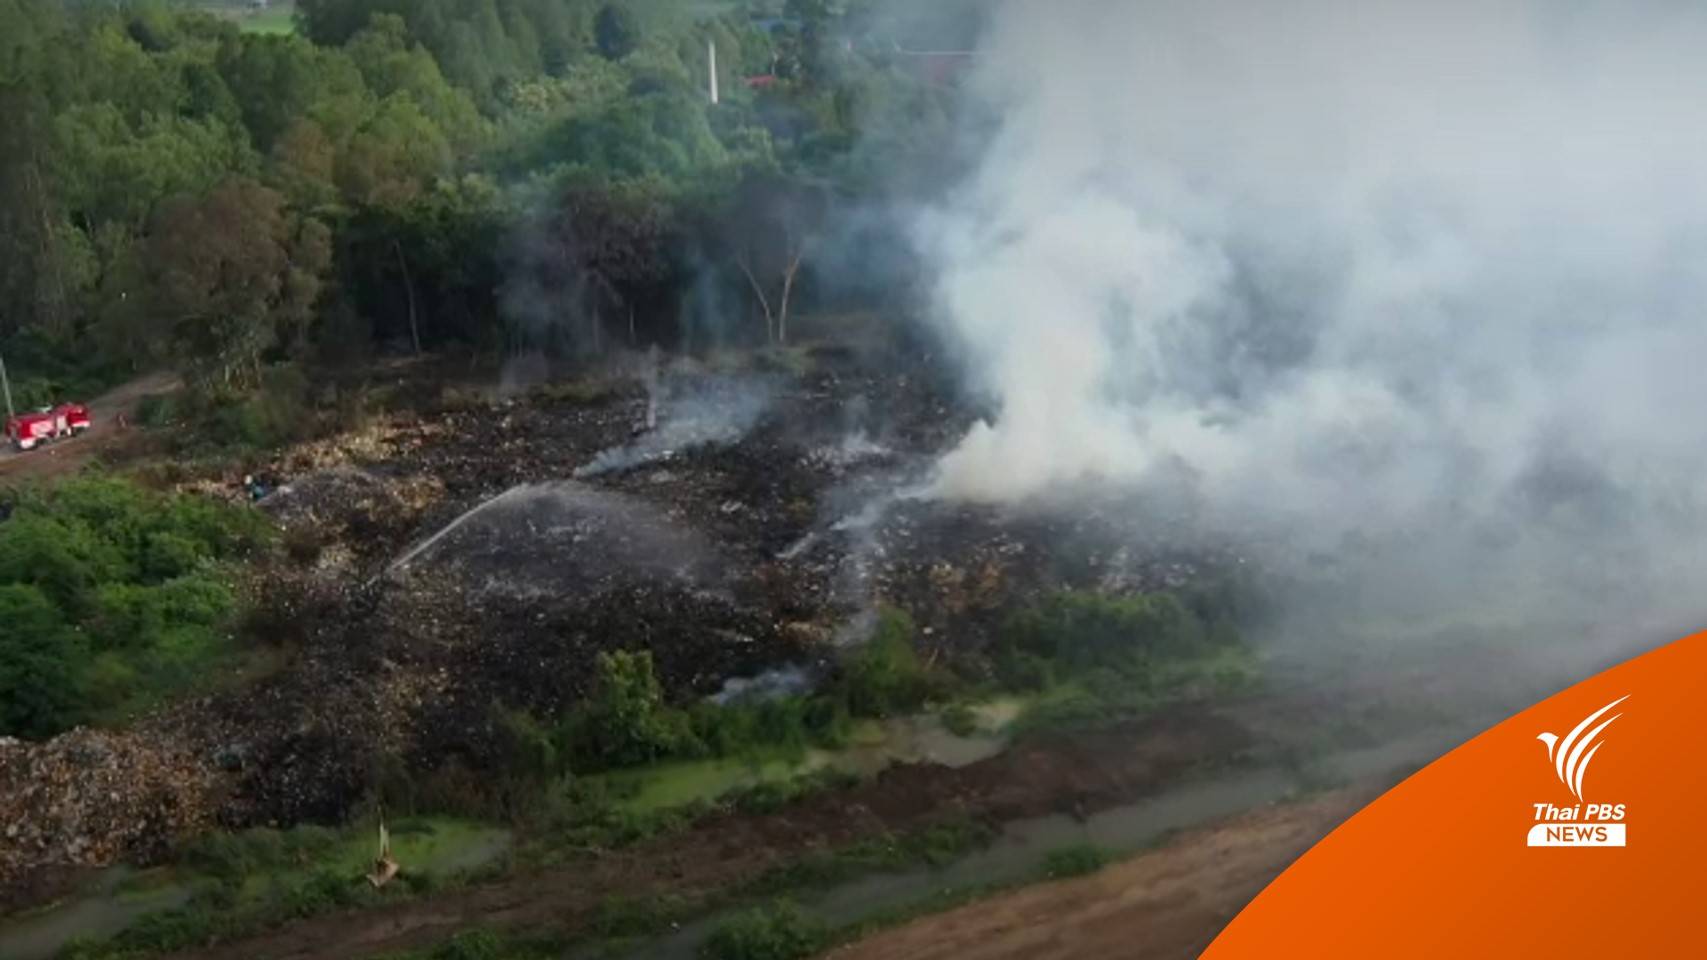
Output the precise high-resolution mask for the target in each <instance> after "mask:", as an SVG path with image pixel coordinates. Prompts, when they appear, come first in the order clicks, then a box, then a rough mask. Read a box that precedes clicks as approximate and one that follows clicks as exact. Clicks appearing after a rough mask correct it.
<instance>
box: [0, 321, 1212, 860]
mask: <svg viewBox="0 0 1707 960" xmlns="http://www.w3.org/2000/svg"><path fill="white" fill-rule="evenodd" d="M815 361H816V362H815V364H814V367H815V372H814V373H812V374H810V375H807V376H804V377H785V376H765V377H759V378H753V379H738V378H734V377H730V376H722V375H717V374H713V373H708V372H706V371H704V370H701V369H697V368H694V367H692V366H691V365H687V364H679V365H677V366H675V367H673V368H671V369H670V370H668V371H665V372H664V373H663V374H662V375H661V376H659V377H658V378H657V379H656V383H655V384H653V385H652V389H648V384H647V383H646V382H645V381H644V380H636V381H632V382H626V383H620V384H617V385H616V386H614V387H613V388H612V389H610V390H609V391H608V392H605V393H602V394H600V395H598V396H595V397H592V398H581V397H568V398H563V399H551V398H549V397H548V396H541V397H537V398H535V399H533V400H530V401H527V402H519V401H515V400H492V401H489V402H488V401H482V402H480V403H479V404H477V405H476V409H448V410H445V411H442V412H440V413H437V414H434V415H422V416H404V417H399V418H396V419H394V420H393V421H391V422H388V423H386V424H385V425H383V426H382V427H380V428H378V430H377V434H374V435H369V436H366V437H364V438H363V439H362V441H361V442H360V443H359V444H351V443H349V442H348V440H347V439H346V440H345V441H341V442H340V443H341V445H340V443H334V444H318V445H309V446H307V447H304V448H301V449H298V450H296V451H294V452H292V453H291V454H289V455H288V456H286V457H285V458H284V459H283V460H281V462H279V463H278V464H277V465H276V469H275V471H274V472H275V473H277V474H279V475H282V476H284V477H288V478H289V480H288V482H287V483H285V484H284V485H283V486H282V487H281V488H280V489H279V490H278V491H277V492H276V493H274V494H272V495H271V496H269V497H267V498H266V499H265V500H263V501H262V502H261V504H260V508H261V509H264V510H266V511H267V512H268V513H270V514H271V515H272V516H273V517H274V518H275V519H276V520H277V522H279V523H280V524H281V525H282V526H283V527H284V529H285V530H286V531H287V539H290V540H293V541H294V540H306V541H310V542H312V543H314V544H315V549H314V550H313V551H312V558H311V559H309V560H308V562H307V563H306V564H303V565H295V566H290V567H288V568H281V569H277V570H272V571H269V573H268V577H269V582H268V583H267V584H266V585H265V587H264V591H263V595H264V596H265V597H266V598H267V601H266V604H265V605H264V607H263V610H264V613H265V615H266V616H268V617H269V618H271V619H270V620H269V622H270V623H273V624H276V625H277V630H278V631H280V632H283V633H288V634H289V640H288V645H289V646H290V647H291V648H292V649H293V650H294V651H295V652H294V654H293V655H292V657H291V659H290V662H289V666H288V667H287V668H286V669H283V670H280V671H278V672H276V673H274V674H272V675H270V676H268V677H266V678H264V679H262V680H259V681H257V682H255V683H253V684H250V685H246V686H242V687H240V688H238V689H233V690H231V691H230V692H224V693H216V694H211V695H208V696H205V697H202V698H200V699H197V700H195V701H193V702H189V703H182V704H178V705H176V706H173V707H170V708H168V709H165V710H164V711H162V712H160V713H158V714H154V715H150V716H147V717H144V718H142V719H141V720H139V721H138V722H137V723H136V724H135V725H134V726H133V727H132V728H131V729H130V730H128V731H127V732H125V733H123V734H105V733H97V732H94V731H80V732H78V733H76V734H73V735H68V736H64V737H60V738H57V739H55V740H53V741H51V742H49V743H47V744H43V745H37V746H31V745H25V744H20V743H17V742H8V743H6V744H5V745H4V746H0V751H3V753H0V800H3V804H0V805H3V806H4V807H5V809H7V810H8V811H21V810H26V809H27V810H35V811H46V812H47V814H46V815H31V816H26V817H16V816H8V818H7V822H8V825H9V826H8V831H9V832H8V835H7V840H8V842H7V844H6V846H5V860H4V861H3V862H0V875H3V876H4V877H5V878H6V879H7V880H8V881H13V882H15V881H17V880H19V879H20V878H22V877H24V876H26V875H27V874H28V872H29V871H31V870H33V869H36V868H39V867H42V866H46V865H50V864H104V863H109V862H113V861H114V860H116V859H118V858H121V857H128V858H138V857H141V858H146V857H149V856H151V855H154V854H158V853H160V852H162V851H163V850H165V849H166V847H167V846H168V845H169V844H170V843H171V842H172V840H173V838H174V837H177V836H180V835H182V834H183V833H184V832H185V831H188V830H192V829H194V828H198V827H204V826H207V825H210V824H220V825H224V826H230V827H241V826H249V825H264V824H290V823H296V822H302V821H322V822H323V821H328V820H334V819H337V818H339V817H340V816H342V815H344V814H346V813H348V812H349V811H350V810H351V809H352V806H353V805H354V804H356V803H357V802H358V801H359V800H360V799H361V797H362V793H363V791H364V790H365V789H366V786H367V784H368V782H369V777H370V775H371V771H372V770H373V768H374V765H375V763H376V762H378V760H379V759H380V758H381V757H382V756H396V757H401V758H404V760H405V762H408V763H412V764H416V765H419V766H421V767H434V766H442V765H443V764H445V763H446V762H452V761H454V760H455V758H460V761H455V762H462V763H465V764H467V765H469V766H470V767H472V768H478V767H479V766H480V764H481V763H482V762H483V760H482V758H484V757H487V756H490V754H491V751H492V749H493V744H494V740H493V738H494V736H495V731H494V729H493V718H492V715H491V710H490V707H491V705H492V704H493V703H495V702H499V701H500V700H501V701H502V702H504V703H507V704H513V705H516V706H518V707H523V708H528V709H537V710H545V711H553V710H558V709H561V708H563V707H564V706H565V705H567V704H570V703H573V702H574V701H575V699H576V698H577V697H578V696H580V695H581V694H583V693H584V692H585V690H586V685H587V683H588V681H589V678H590V669H591V664H592V661H593V654H594V653H595V652H597V651H599V650H615V649H647V650H651V651H652V652H653V655H654V657H655V659H656V664H657V669H658V672H659V677H660V680H661V681H662V682H663V684H664V686H665V688H666V692H667V693H669V694H670V695H672V696H677V697H680V696H704V697H716V696H723V697H728V696H731V695H734V694H737V693H740V692H742V691H744V690H745V691H748V692H751V691H776V690H789V689H799V688H801V687H803V686H807V685H810V684H812V683H813V682H815V681H814V677H815V676H817V675H818V674H819V673H821V671H822V670H823V669H824V668H825V666H826V664H827V662H828V660H829V659H830V658H832V657H833V655H834V652H835V650H836V648H837V645H838V644H843V643H847V642H857V640H858V639H859V637H858V633H859V630H860V629H861V625H862V624H868V623H869V620H870V619H871V618H870V616H869V612H870V611H872V610H873V609H875V608H876V606H877V605H878V604H880V603H892V604H895V605H897V606H901V607H904V608H905V609H907V610H909V611H910V612H912V614H913V615H914V616H915V618H916V619H917V621H918V623H919V624H920V626H921V628H922V631H921V632H922V634H923V645H924V647H925V650H924V651H922V652H923V653H924V654H925V655H926V656H930V655H932V654H931V651H932V650H933V649H945V648H948V647H960V648H965V649H976V648H978V647H979V646H980V645H983V644H986V643H988V642H989V640H990V639H991V636H992V631H993V629H994V627H995V625H996V624H997V623H998V622H999V620H1000V619H1001V617H1002V616H1003V615H1004V613H1005V612H1007V611H1011V610H1013V609H1015V608H1016V607H1017V606H1019V605H1021V604H1023V603H1025V602H1026V601H1027V599H1028V598H1031V597H1034V596H1036V595H1037V594H1038V593H1039V592H1041V591H1044V590H1047V589H1050V588H1053V587H1058V586H1063V585H1074V586H1083V587H1090V588H1101V589H1109V590H1117V591H1125V590H1136V589H1144V588H1150V587H1162V586H1173V585H1179V584H1181V583H1183V582H1185V581H1187V580H1188V579H1190V578H1191V577H1192V576H1193V573H1194V571H1196V570H1197V569H1198V568H1199V566H1200V565H1201V564H1204V563H1211V562H1223V561H1224V560H1225V559H1226V558H1224V557H1217V556H1215V555H1214V552H1213V551H1209V550H1206V549H1204V548H1203V546H1202V544H1200V543H1199V544H1195V545H1193V547H1192V548H1191V549H1187V547H1186V546H1185V543H1184V541H1183V540H1182V541H1180V542H1178V543H1170V542H1169V541H1168V540H1167V539H1166V535H1165V533H1164V532H1162V530H1161V528H1158V527H1156V526H1154V525H1150V526H1147V527H1144V528H1143V529H1144V531H1145V533H1144V536H1143V537H1139V536H1138V535H1137V533H1138V529H1139V527H1140V526H1141V525H1139V524H1137V523H1136V522H1135V520H1134V519H1133V518H1134V517H1135V516H1137V515H1138V514H1136V513H1134V512H1133V511H1132V510H1130V509H1116V507H1117V506H1118V505H1117V504H1115V503H1112V502H1111V503H1110V504H1109V505H1108V509H1107V510H1106V511H1104V512H1096V511H1089V512H1085V511H1080V512H1076V513H1073V514H1063V513H1059V512H1050V511H1038V512H1025V511H1013V510H1008V509H1004V508H999V507H995V506H977V505H956V504H951V503H946V502H940V501H933V500H928V499H922V498H919V497H917V496H911V497H909V496H908V495H907V493H906V491H908V490H910V489H917V487H918V481H919V478H921V477H923V476H924V475H925V474H926V472H927V471H928V467H929V463H930V458H931V457H932V456H933V455H934V454H935V453H936V452H938V451H939V450H940V449H941V448H942V447H943V445H944V444H945V443H946V441H947V440H948V439H949V438H951V437H953V436H954V435H956V434H957V433H959V432H961V431H963V430H964V428H965V425H966V422H967V417H966V414H965V413H964V412H963V409H962V405H961V404H960V403H958V402H957V401H956V400H954V399H953V398H952V397H951V396H950V395H949V394H947V393H946V392H945V391H944V390H943V389H942V388H941V387H940V386H938V385H937V380H936V379H935V378H934V377H933V375H932V373H931V371H929V370H927V369H924V368H922V367H921V368H916V369H904V368H903V369H895V368H890V370H889V372H881V373H875V372H872V366H871V365H870V364H862V363H859V362H856V361H855V360H854V359H852V358H850V357H848V356H846V355H844V354H843V353H841V352H839V351H836V350H826V351H823V352H822V353H821V355H819V356H817V357H816V358H815ZM654 391H655V392H654ZM880 406H881V408H882V409H884V410H886V411H890V412H891V414H892V415H891V416H890V417H888V418H886V419H885V420H884V421H882V422H877V421H875V420H873V419H872V418H871V417H870V414H869V411H871V410H874V409H878V408H879V407H880ZM494 411H496V412H498V413H499V415H500V416H501V417H502V421H503V423H502V429H501V430H499V431H498V432H497V433H496V434H494V433H492V432H490V431H485V430H478V429H470V428H469V427H470V426H471V422H472V421H476V420H481V419H485V418H489V417H490V416H492V414H493V412H494ZM281 643H286V641H285V640H284V639H282V638H281Z"/></svg>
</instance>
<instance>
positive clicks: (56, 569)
mask: <svg viewBox="0 0 1707 960" xmlns="http://www.w3.org/2000/svg"><path fill="white" fill-rule="evenodd" d="M269 538H270V527H269V526H268V523H267V520H266V518H265V517H263V516H261V515H260V514H259V513H257V512H256V511H253V510H247V509H243V508H239V507H232V506H229V505H226V504H220V503H216V502H214V501H210V500H203V499H199V498H194V497H184V496H169V495H162V494H158V493H154V492H151V491H148V490H145V489H143V488H142V487H139V486H137V485H135V484H133V483H130V482H128V481H124V480H118V479H113V478H92V477H79V478H75V479H71V480H67V481H64V482H62V483H60V484H58V485H56V486H54V487H53V488H51V489H26V490H24V491H22V492H21V493H20V494H19V496H18V502H17V506H16V508H15V510H14V511H13V513H12V516H11V517H10V518H9V519H7V520H6V521H5V522H3V523H0V586H7V585H10V586H14V587H28V588H30V589H31V590H33V591H35V593H33V594H30V595H29V596H30V597H32V598H33V599H31V600H29V601H26V600H24V599H21V598H22V597H24V596H25V595H24V594H19V593H16V592H13V593H11V594H10V597H11V599H10V600H9V601H8V602H9V603H11V604H14V605H16V604H20V603H23V604H25V605H26V606H32V607H34V609H31V610H23V609H20V610H18V611H15V615H16V617H18V618H25V617H28V618H29V619H30V620H31V622H33V623H35V624H36V628H34V629H32V630H29V631H22V632H24V633H27V634H30V637H28V638H20V639H16V640H14V641H13V642H12V643H11V644H10V645H9V649H10V650H11V651H12V652H13V655H12V656H9V657H6V658H5V659H6V660H7V663H6V665H4V667H3V668H0V683H14V684H16V683H20V682H23V683H25V685H26V686H29V685H37V686H40V685H47V686H48V687H50V688H51V690H52V691H54V692H52V693H49V692H46V691H45V690H44V691H34V692H25V693H21V694H20V695H19V696H17V697H8V698H7V703H8V704H9V707H8V708H7V709H5V710H0V735H4V734H7V733H18V732H27V733H28V734H29V735H32V736H45V735H48V734H51V733H55V732H58V731H59V730H62V729H64V728H65V727H66V726H68V725H71V724H74V723H78V722H82V721H85V720H87V719H89V718H90V716H91V714H92V713H94V712H98V711H99V710H101V709H104V708H107V707H111V706H115V705H117V704H120V703H122V702H124V701H127V700H129V699H130V698H132V697H136V696H141V695H143V694H145V693H150V692H154V693H158V692H160V691H161V690H164V689H167V688H170V687H173V686H175V685H178V684H181V683H184V682H187V681H189V680H192V679H194V678H195V677H196V676H197V675H198V674H199V673H200V672H201V671H200V670H199V669H198V668H199V666H200V664H198V663H197V661H198V660H200V659H202V658H205V657H207V656H208V655H210V654H211V653H213V652H214V651H216V650H218V649H219V641H220V638H221V636H222V633H221V630H220V628H221V627H222V626H223V625H224V623H225V622H226V621H227V619H228V618H229V617H230V616H231V613H232V610H233V608H234V607H235V602H236V601H235V598H234V597H233V595H232V592H231V590H230V588H229V587H227V586H226V585H225V584H224V582H222V580H221V579H220V577H219V572H218V571H217V570H216V569H212V568H210V564H212V563H215V562H217V561H220V560H224V559H227V558H232V557H235V556H237V555H238V554H240V553H241V552H244V551H246V550H249V549H252V548H256V547H259V546H262V545H264V544H265V543H266V542H267V541H268V539H269ZM37 600H39V601H45V603H46V604H47V606H48V607H50V608H51V610H52V613H53V616H52V617H51V618H49V620H51V621H53V622H49V620H44V619H42V618H43V617H46V616H47V615H46V613H45V612H44V611H43V610H41V609H40V604H39V603H37V602H36V601H37ZM21 622H23V620H22V619H17V620H12V619H11V618H8V619H6V620H0V623H4V624H5V625H6V626H7V627H11V626H12V625H13V624H14V623H21ZM7 632H8V633H10V632H13V631H11V630H8V631H7ZM89 647H92V648H93V649H92V650H88V649H86V648H89ZM87 653H92V654H94V656H93V657H91V656H87V655H86V654H87ZM22 677H33V678H35V679H33V680H27V681H20V679H19V678H22ZM79 693H81V694H82V695H83V696H82V699H81V701H78V702H73V701H74V700H75V699H76V695H77V694H79ZM50 700H52V701H53V703H51V704H50V703H49V702H48V701H50ZM44 718H52V719H44Z"/></svg>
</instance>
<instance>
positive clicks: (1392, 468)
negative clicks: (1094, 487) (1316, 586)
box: [917, 0, 1707, 586]
mask: <svg viewBox="0 0 1707 960" xmlns="http://www.w3.org/2000/svg"><path fill="white" fill-rule="evenodd" d="M1704 49H1707V8H1702V7H1700V6H1699V5H1693V4H1684V3H1675V2H1666V0H1640V2H1619V3H1612V2H1606V0H1577V2H1562V0H1561V2H1541V0H1517V2H1512V0H1493V2H1486V0H1430V2H1427V3H1424V2H1417V0H1405V2H1398V0H1358V2H1356V3H1353V2H1349V0H1345V2H1340V0H1303V2H1299V3H1285V4H1278V3H1276V4H1266V3H1251V2H1247V0H1194V2H1192V3H1185V4H1181V3H1163V2H1150V0H1065V2H1059V3H1047V4H1045V3H1041V2H1030V0H1009V2H1007V3H1005V5H1003V6H1002V8H1001V9H1000V10H999V12H998V13H997V14H996V16H995V17H994V22H993V24H992V26H991V29H990V31H989V33H988V35H987V36H986V38H985V40H984V42H983V44H982V53H983V55H982V56H981V57H980V58H979V63H980V66H979V68H978V71H977V73H976V74H975V76H974V78H973V80H972V83H973V93H974V95H975V96H977V97H979V98H981V99H982V100H984V101H985V102H986V103H987V104H988V105H990V106H991V107H992V108H993V109H994V110H996V111H997V112H998V113H999V115H1000V117H1001V122H1000V124H999V128H998V129H997V130H996V132H995V133H994V135H993V137H992V139H991V141H990V143H989V146H988V148H987V152H986V153H985V155H984V156H983V158H982V161H981V163H980V165H979V166H978V168H977V170H976V172H975V174H974V175H973V176H972V177H971V178H969V179H968V180H967V181H966V182H965V183H963V184H961V185H960V186H959V188H958V189H957V190H956V191H955V192H954V193H953V194H952V195H951V196H950V197H949V199H948V200H946V201H945V202H943V203H942V204H941V205H939V206H938V207H937V208H935V209H933V210H931V211H929V212H928V213H927V214H926V215H925V216H924V217H922V218H921V222H920V223H919V226H918V229H917V238H918V243H919V245H920V248H921V251H922V253H923V254H924V255H925V256H926V258H927V259H928V261H929V262H930V263H931V264H933V266H934V267H935V268H936V269H937V271H938V272H937V276H938V281H937V284H936V287H935V301H936V304H935V305H936V313H937V314H938V315H939V316H940V318H941V319H942V321H943V322H944V323H945V325H946V327H947V331H948V333H949V334H950V336H951V337H952V338H954V339H955V340H956V341H957V342H958V343H959V344H960V345H961V347H962V350H963V351H964V353H965V355H966V356H968V357H969V358H970V359H969V364H968V366H969V370H970V371H971V374H972V376H973V378H974V383H975V386H976V387H978V388H980V389H982V390H983V391H985V392H987V394H988V396H989V398H990V399H991V401H992V403H993V408H994V409H995V410H996V411H997V413H996V414H995V415H994V416H993V417H992V418H991V419H990V420H989V421H988V422H985V423H981V424H979V425H978V426H976V427H975V428H974V429H973V431H972V432H971V433H970V434H969V435H968V436H967V437H965V439H964V440H963V441H962V442H961V443H960V444H959V446H958V447H957V448H956V449H954V450H953V451H951V452H950V453H949V454H947V455H946V456H945V457H944V458H943V459H942V460H941V462H940V464H939V468H938V473H937V477H936V483H935V487H934V493H935V495H936V496H940V497H945V498H966V499H977V500H987V501H1006V500H1018V499H1025V498H1036V497H1047V496H1048V495H1050V494H1051V493H1052V492H1056V491H1060V490H1064V489H1068V488H1071V487H1073V486H1075V485H1080V484H1084V483H1102V484H1114V485H1119V486H1123V487H1124V486H1133V485H1141V484H1144V483H1146V482H1148V481H1151V480H1154V479H1156V478H1158V477H1161V476H1164V475H1166V476H1175V477H1177V476H1188V477H1190V478H1191V480H1192V488H1193V490H1194V492H1195V494H1196V495H1197V497H1198V499H1199V502H1200V503H1203V504H1205V505H1207V510H1208V511H1209V513H1210V514H1212V515H1213V516H1214V517H1215V518H1216V520H1217V521H1218V522H1221V523H1225V524H1229V525H1232V524H1239V523H1250V522H1262V523H1266V524H1271V525H1280V526H1282V527H1283V528H1284V529H1285V531H1286V535H1287V536H1288V537H1289V538H1292V539H1293V540H1294V541H1295V542H1297V543H1298V544H1299V545H1300V546H1302V547H1304V548H1305V549H1331V548H1333V546H1334V545H1335V544H1340V543H1343V541H1344V538H1346V537H1348V536H1359V537H1361V536H1369V535H1374V536H1381V535H1388V536H1404V535H1407V532H1408V531H1425V532H1433V531H1438V530H1439V529H1441V528H1443V527H1450V528H1452V529H1454V530H1459V531H1465V532H1474V533H1476V534H1477V535H1478V536H1482V535H1486V537H1488V538H1492V539H1494V540H1498V539H1499V537H1501V536H1503V535H1504V533H1502V531H1504V530H1505V528H1506V527H1508V526H1511V525H1515V526H1516V527H1517V528H1519V530H1518V532H1519V533H1520V534H1521V538H1522V539H1523V540H1524V541H1525V542H1526V543H1532V544H1533V545H1534V546H1535V550H1536V552H1537V554H1538V555H1542V556H1549V557H1552V558H1553V559H1554V560H1556V559H1557V555H1558V553H1559V545H1560V544H1562V543H1566V542H1569V543H1574V544H1577V545H1578V546H1579V547H1581V546H1583V545H1585V544H1592V545H1593V547H1594V548H1595V549H1606V550H1608V551H1623V552H1619V553H1616V554H1615V555H1616V556H1618V557H1619V558H1620V560H1625V559H1629V558H1631V557H1639V558H1640V559H1642V560H1645V561H1646V562H1647V563H1648V564H1649V565H1650V566H1653V567H1655V568H1659V567H1666V568H1667V569H1670V570H1672V571H1673V572H1676V571H1677V570H1680V569H1682V568H1683V567H1687V566H1691V565H1693V568H1694V569H1696V570H1700V571H1702V572H1701V573H1700V575H1699V577H1698V578H1696V579H1698V580H1700V581H1707V566H1704V565H1702V564H1701V563H1700V561H1701V560H1703V559H1707V550H1702V549H1701V548H1699V547H1697V546H1695V544H1697V543H1700V542H1701V540H1702V538H1701V537H1699V535H1698V534H1699V533H1700V532H1701V531H1702V529H1703V525H1702V524H1700V523H1699V521H1698V518H1699V517H1701V516H1703V515H1704V514H1703V513H1702V512H1701V510H1700V507H1701V502H1700V501H1701V491H1702V482H1701V481H1700V479H1699V478H1702V477H1707V473H1704V472H1703V469H1702V468H1703V467H1707V378H1703V377H1700V376H1699V375H1697V373H1696V368H1697V367H1698V366H1699V365H1700V364H1701V362H1702V360H1701V358H1703V357H1707V177H1704V176H1703V175H1702V171H1703V170H1707V112H1703V111H1702V110H1701V108H1700V105H1699V103H1698V91H1700V90H1702V89H1707V58H1702V57H1701V56H1700V51H1701V50H1704ZM1579 534H1580V535H1581V536H1579ZM1549 537H1557V538H1558V539H1557V540H1553V541H1550V540H1548V539H1547V538H1549ZM1658 547H1663V548H1664V550H1656V548H1658ZM1662 553H1663V555H1664V559H1663V560H1662V558H1661V554H1662ZM1694 585H1695V586H1699V585H1700V583H1698V582H1697V583H1695V584H1694Z"/></svg>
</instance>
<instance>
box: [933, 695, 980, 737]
mask: <svg viewBox="0 0 1707 960" xmlns="http://www.w3.org/2000/svg"><path fill="white" fill-rule="evenodd" d="M942 725H943V728H944V729H946V730H947V731H948V732H949V733H952V734H954V735H955V736H957V737H971V736H976V735H977V733H978V730H979V724H978V711H976V710H974V709H972V708H971V707H970V706H967V705H966V704H964V703H956V704H952V705H950V706H949V707H948V709H946V710H944V711H943V712H942Z"/></svg>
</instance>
